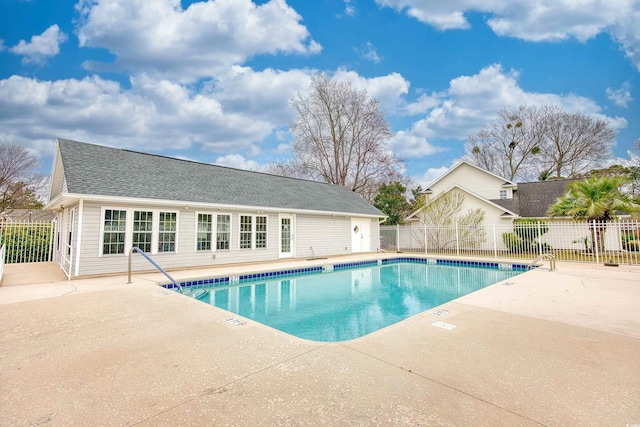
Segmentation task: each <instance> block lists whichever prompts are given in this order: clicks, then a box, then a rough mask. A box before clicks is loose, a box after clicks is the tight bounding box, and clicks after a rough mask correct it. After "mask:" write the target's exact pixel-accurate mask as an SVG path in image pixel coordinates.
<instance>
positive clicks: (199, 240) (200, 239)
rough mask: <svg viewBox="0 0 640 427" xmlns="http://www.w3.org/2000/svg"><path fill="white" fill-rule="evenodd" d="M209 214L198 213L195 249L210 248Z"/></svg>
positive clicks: (204, 249) (210, 219)
mask: <svg viewBox="0 0 640 427" xmlns="http://www.w3.org/2000/svg"><path fill="white" fill-rule="evenodd" d="M211 222H212V215H211V214H198V232H197V236H196V250H198V251H210V250H211V230H212V227H211Z"/></svg>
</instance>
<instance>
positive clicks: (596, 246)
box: [592, 219, 600, 264]
mask: <svg viewBox="0 0 640 427" xmlns="http://www.w3.org/2000/svg"><path fill="white" fill-rule="evenodd" d="M592 224H593V248H594V250H595V251H596V264H600V254H599V251H600V248H599V246H600V235H599V234H598V228H597V226H598V224H597V223H596V220H595V219H594V220H593V222H592Z"/></svg>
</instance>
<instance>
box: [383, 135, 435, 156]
mask: <svg viewBox="0 0 640 427" xmlns="http://www.w3.org/2000/svg"><path fill="white" fill-rule="evenodd" d="M389 148H391V150H392V151H393V152H394V153H395V154H396V155H398V156H400V157H402V158H406V159H409V158H421V157H426V156H430V155H432V154H436V153H441V152H443V151H447V148H446V147H437V146H434V145H432V144H431V143H429V141H427V138H424V137H422V136H419V135H416V134H414V133H411V132H406V131H399V132H397V133H396V134H395V135H394V136H393V138H392V139H391V140H390V141H389Z"/></svg>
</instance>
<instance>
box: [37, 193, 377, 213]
mask: <svg viewBox="0 0 640 427" xmlns="http://www.w3.org/2000/svg"><path fill="white" fill-rule="evenodd" d="M80 200H84V201H85V202H95V203H102V204H109V205H118V204H126V205H131V204H133V205H145V206H148V205H151V206H168V207H173V208H178V209H183V210H219V211H241V212H259V213H288V214H307V215H321V216H332V217H345V218H355V217H357V218H376V219H380V218H386V217H385V216H384V215H373V214H365V213H359V212H337V211H318V210H306V209H291V208H286V207H267V206H247V205H228V204H219V203H202V202H191V201H187V200H162V199H141V198H136V197H121V196H101V195H94V194H72V193H66V194H59V195H58V196H56V197H55V198H54V199H53V200H51V201H49V203H47V205H46V206H45V207H44V209H49V210H54V211H56V210H61V209H64V207H65V206H69V205H72V204H75V203H77V202H79V201H80Z"/></svg>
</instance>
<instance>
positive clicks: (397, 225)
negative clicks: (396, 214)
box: [396, 224, 400, 252]
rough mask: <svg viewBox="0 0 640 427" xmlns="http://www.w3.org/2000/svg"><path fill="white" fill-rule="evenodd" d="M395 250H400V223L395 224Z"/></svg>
mask: <svg viewBox="0 0 640 427" xmlns="http://www.w3.org/2000/svg"><path fill="white" fill-rule="evenodd" d="M396 252H400V224H396Z"/></svg>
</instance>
